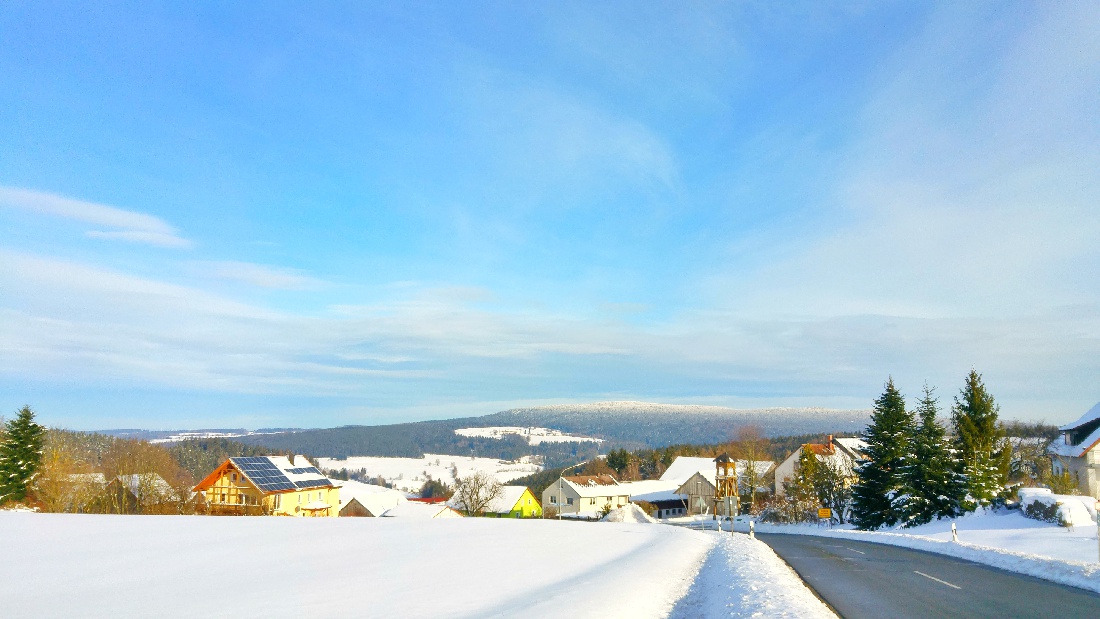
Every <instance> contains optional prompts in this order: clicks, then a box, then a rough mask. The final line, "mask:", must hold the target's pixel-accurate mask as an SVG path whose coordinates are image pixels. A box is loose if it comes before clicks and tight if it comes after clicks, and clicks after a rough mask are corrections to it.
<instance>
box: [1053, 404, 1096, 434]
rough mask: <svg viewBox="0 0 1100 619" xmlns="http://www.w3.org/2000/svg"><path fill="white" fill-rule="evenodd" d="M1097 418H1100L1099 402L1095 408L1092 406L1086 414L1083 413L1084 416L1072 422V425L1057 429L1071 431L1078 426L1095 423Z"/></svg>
mask: <svg viewBox="0 0 1100 619" xmlns="http://www.w3.org/2000/svg"><path fill="white" fill-rule="evenodd" d="M1098 418H1100V402H1098V403H1097V404H1096V406H1093V407H1092V408H1090V409H1089V410H1088V412H1087V413H1085V414H1084V415H1081V418H1080V419H1078V420H1077V421H1074V422H1073V423H1067V424H1066V425H1064V426H1062V427H1061V428H1059V429H1060V430H1072V429H1074V428H1076V427H1078V426H1083V425H1085V424H1086V423H1088V422H1090V421H1095V420H1096V419H1098Z"/></svg>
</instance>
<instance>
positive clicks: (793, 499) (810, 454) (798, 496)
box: [776, 445, 821, 522]
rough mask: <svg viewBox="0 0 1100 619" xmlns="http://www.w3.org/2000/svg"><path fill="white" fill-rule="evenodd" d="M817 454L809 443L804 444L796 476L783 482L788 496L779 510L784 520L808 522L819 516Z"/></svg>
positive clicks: (818, 464) (778, 506) (781, 503)
mask: <svg viewBox="0 0 1100 619" xmlns="http://www.w3.org/2000/svg"><path fill="white" fill-rule="evenodd" d="M819 466H820V463H819V462H818V461H817V455H816V454H815V453H814V451H813V449H811V448H810V447H809V446H808V445H803V446H802V453H800V454H799V455H798V470H797V471H795V474H794V477H793V478H791V479H789V480H786V481H784V482H783V484H784V486H783V487H784V490H785V491H786V492H785V494H786V496H785V497H784V499H783V500H782V501H781V502H780V503H779V505H777V506H776V507H777V511H778V514H779V515H780V517H781V518H782V520H783V521H784V522H806V521H807V520H812V519H814V518H816V517H817V508H818V507H819V506H820V505H821V503H820V501H819V499H818V496H817V488H816V487H815V486H814V481H815V479H816V478H817V477H818V467H819Z"/></svg>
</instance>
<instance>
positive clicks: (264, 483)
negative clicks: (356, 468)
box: [194, 456, 335, 494]
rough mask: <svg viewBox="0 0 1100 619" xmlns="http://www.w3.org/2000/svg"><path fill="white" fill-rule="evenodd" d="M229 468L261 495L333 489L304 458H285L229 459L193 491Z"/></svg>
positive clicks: (327, 480) (204, 485) (201, 488)
mask: <svg viewBox="0 0 1100 619" xmlns="http://www.w3.org/2000/svg"><path fill="white" fill-rule="evenodd" d="M230 466H232V467H233V468H234V469H236V470H237V471H239V472H240V473H241V474H242V475H243V476H244V477H245V479H247V480H248V481H249V482H250V483H251V484H252V485H253V486H255V487H256V488H257V489H258V490H259V491H260V492H263V493H264V494H279V493H283V492H297V491H298V490H310V489H313V488H334V487H335V485H334V484H333V483H332V480H330V479H329V478H327V477H325V476H324V475H322V474H321V471H319V470H317V468H316V467H314V466H313V465H312V464H310V463H309V460H306V458H305V456H294V459H293V460H291V459H290V458H287V457H286V456H245V457H237V458H229V459H228V460H226V461H225V462H223V463H222V464H221V466H219V467H218V468H216V469H214V471H213V472H211V473H210V474H209V475H207V476H206V478H205V479H203V480H202V481H200V482H199V483H198V484H196V485H195V488H194V490H196V491H199V490H205V489H207V488H209V487H210V486H212V485H214V482H216V481H217V480H218V478H220V477H221V475H222V473H224V472H225V471H226V469H228V468H229V467H230Z"/></svg>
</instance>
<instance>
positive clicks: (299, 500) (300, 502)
mask: <svg viewBox="0 0 1100 619" xmlns="http://www.w3.org/2000/svg"><path fill="white" fill-rule="evenodd" d="M298 504H299V505H301V504H302V495H300V494H299V495H298Z"/></svg>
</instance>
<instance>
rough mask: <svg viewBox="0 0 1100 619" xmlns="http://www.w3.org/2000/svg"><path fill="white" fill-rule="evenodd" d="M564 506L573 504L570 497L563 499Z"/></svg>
mask: <svg viewBox="0 0 1100 619" xmlns="http://www.w3.org/2000/svg"><path fill="white" fill-rule="evenodd" d="M565 504H566V505H572V504H573V497H571V496H568V497H565Z"/></svg>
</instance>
